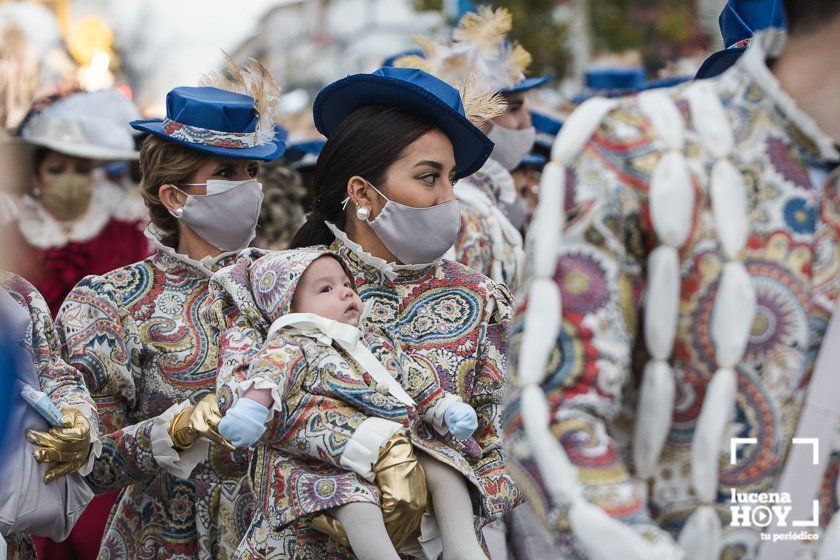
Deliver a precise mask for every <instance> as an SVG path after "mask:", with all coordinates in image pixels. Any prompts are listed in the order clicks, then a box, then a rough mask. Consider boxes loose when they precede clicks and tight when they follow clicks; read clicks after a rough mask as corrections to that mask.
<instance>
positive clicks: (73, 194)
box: [12, 92, 149, 314]
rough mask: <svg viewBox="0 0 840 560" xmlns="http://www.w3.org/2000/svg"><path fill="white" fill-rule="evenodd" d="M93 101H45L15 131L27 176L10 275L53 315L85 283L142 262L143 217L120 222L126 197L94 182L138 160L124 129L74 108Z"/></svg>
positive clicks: (144, 249)
mask: <svg viewBox="0 0 840 560" xmlns="http://www.w3.org/2000/svg"><path fill="white" fill-rule="evenodd" d="M115 93H116V92H115ZM97 95H98V94H90V93H77V94H72V95H70V96H67V97H60V96H55V97H52V98H47V99H44V100H42V101H40V102H38V103H36V104H35V105H34V106H33V107H32V109H31V110H30V112H29V114H28V115H27V116H26V118H25V119H24V120H23V122H22V123H21V126H20V128H19V131H18V138H17V140H18V142H17V147H18V149H19V150H20V158H19V159H18V165H21V166H29V169H30V173H31V175H30V179H29V184H28V185H27V188H26V190H25V192H23V193H22V194H21V196H20V199H19V216H18V221H17V223H18V231H19V236H20V237H21V239H22V244H23V247H24V249H23V251H21V254H19V255H17V259H16V261H15V262H14V263H13V264H12V268H13V270H15V271H17V272H19V273H21V274H22V275H23V276H25V277H26V278H28V279H29V280H30V281H32V283H33V284H34V285H35V286H36V288H38V290H39V292H41V293H42V294H43V296H44V299H46V301H47V304H48V305H49V307H50V310H51V311H52V312H53V314H55V313H57V312H58V309H59V307H60V306H61V303H62V302H63V301H64V297H65V296H66V295H67V293H68V292H69V291H70V290H71V289H72V287H73V286H74V285H75V284H76V283H77V282H78V281H79V280H81V279H82V278H84V277H85V276H87V275H89V274H101V273H104V272H107V271H109V270H113V269H114V268H116V267H119V266H122V265H124V264H127V263H130V262H133V261H135V260H137V259H140V258H143V257H145V256H146V255H148V254H149V243H148V241H147V240H146V238H145V237H144V235H143V231H142V228H143V225H144V220H143V218H142V215H141V214H140V213H139V212H135V213H134V214H133V215H126V210H125V209H126V207H127V204H126V198H127V197H126V196H124V195H123V194H122V193H121V192H120V191H119V188H118V187H115V186H111V185H107V184H105V183H103V182H102V181H99V182H97V181H95V179H94V176H95V170H96V167H97V166H99V165H102V164H104V163H105V162H107V161H126V160H132V159H137V155H138V154H137V151H136V150H135V149H134V141H133V139H132V136H131V135H130V134H129V133H128V131H127V130H126V127H125V126H120V125H117V124H115V123H113V122H112V121H111V120H109V119H107V118H105V117H102V116H98V115H95V114H92V112H90V111H83V110H80V109H79V108H78V105H79V103H78V102H80V101H82V100H80V99H79V98H80V97H82V98H84V97H87V96H97ZM117 95H119V94H117ZM91 101H93V100H91Z"/></svg>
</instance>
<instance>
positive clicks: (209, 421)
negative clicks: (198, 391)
mask: <svg viewBox="0 0 840 560" xmlns="http://www.w3.org/2000/svg"><path fill="white" fill-rule="evenodd" d="M221 419H222V413H221V412H219V401H218V400H217V399H216V394H215V393H210V394H209V395H207V396H205V397H204V398H203V399H201V400H200V401H198V404H196V405H195V406H188V407H187V408H185V409H184V410H182V411H181V412H179V413H178V414H176V415H175V418H173V419H172V422H171V423H170V424H169V437H170V438H172V443H174V444H175V447H177V448H179V449H187V448H189V447H190V446H191V445H192V444H194V443H195V442H196V441H197V440H198V438H201V437H204V438H207V439H209V440H210V441H212V442H215V443H218V444H219V445H223V446H225V447H227V448H229V449H235V448H234V447H233V445H232V444H231V443H230V442H229V441H228V440H226V439H225V438H223V437H222V435H221V434H220V433H219V421H220V420H221Z"/></svg>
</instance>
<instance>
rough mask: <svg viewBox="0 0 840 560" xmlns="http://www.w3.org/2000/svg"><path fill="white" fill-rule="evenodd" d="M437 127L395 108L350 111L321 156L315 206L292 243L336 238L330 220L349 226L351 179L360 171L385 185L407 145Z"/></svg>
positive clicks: (300, 244)
mask: <svg viewBox="0 0 840 560" xmlns="http://www.w3.org/2000/svg"><path fill="white" fill-rule="evenodd" d="M435 128H436V125H435V124H434V123H433V122H431V121H429V120H428V119H425V118H423V117H420V116H418V115H415V114H414V113H411V112H409V111H406V110H404V109H397V108H395V107H383V106H379V105H370V106H367V107H361V108H359V109H356V110H355V111H353V112H352V113H350V115H349V116H348V117H347V118H346V119H344V121H342V123H341V124H340V125H339V126H338V128H336V130H335V132H333V134H332V136H330V139H329V140H328V141H327V143H326V144H325V145H324V149H323V150H322V151H321V155H320V156H318V163H316V164H315V180H314V183H315V198H314V200H313V202H312V209H311V212H310V213H309V214H308V215H307V218H306V223H305V224H303V225H302V226H301V227H300V229H299V230H298V231H297V233H296V234H295V237H294V239H293V240H292V245H291V246H292V248H297V247H311V246H313V245H329V244H330V243H332V241H333V239H334V236H333V234H332V233H331V232H330V230H329V229H328V228H327V226H326V225H325V223H324V222H331V223H333V224H335V225H336V226H338V227H339V228H341V229H343V228H344V210H343V209H342V201H343V200H344V199H345V198H347V183H348V182H350V178H351V177H353V176H355V175H358V176H360V177H364V178H365V179H367V180H368V181H370V182H371V183H373V184H374V185H382V184H383V183H385V182H387V179H388V169H389V168H390V167H391V166H392V165H393V164H394V162H396V161H398V160H399V159H400V158H401V157H402V155H403V153H404V152H405V149H406V148H407V147H408V146H410V145H411V144H413V143H414V142H415V141H416V140H417V139H418V138H420V137H421V136H423V135H424V134H426V133H427V132H430V131H431V130H434V129H435Z"/></svg>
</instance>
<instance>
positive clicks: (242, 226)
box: [173, 179, 263, 251]
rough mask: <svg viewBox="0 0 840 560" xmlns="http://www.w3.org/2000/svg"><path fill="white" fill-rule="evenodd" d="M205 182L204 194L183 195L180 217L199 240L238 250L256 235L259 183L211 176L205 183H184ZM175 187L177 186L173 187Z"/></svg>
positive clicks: (261, 193)
mask: <svg viewBox="0 0 840 560" xmlns="http://www.w3.org/2000/svg"><path fill="white" fill-rule="evenodd" d="M203 185H207V194H204V195H193V194H187V193H185V192H184V191H182V190H181V189H178V191H179V192H182V193H184V194H185V195H187V201H186V203H184V207H183V208H182V212H181V213H180V215H178V214H175V213H173V216H175V217H176V218H178V219H180V220H181V221H182V222H184V223H185V224H186V225H188V226H189V227H190V229H192V230H193V231H194V232H196V233H197V234H198V235H199V236H200V237H201V238H202V239H204V240H205V241H207V242H208V243H210V244H211V245H213V246H214V247H217V248H219V249H220V250H222V251H239V250H240V249H244V248H245V247H247V246H248V244H249V243H250V242H251V240H253V239H254V237H256V233H257V220H258V219H259V217H260V207H261V206H262V201H263V192H262V185H261V184H260V183H259V182H258V181H257V180H256V179H248V180H246V181H223V180H218V179H211V180H209V181H207V182H206V183H186V184H185V185H184V186H203ZM176 188H177V187H176Z"/></svg>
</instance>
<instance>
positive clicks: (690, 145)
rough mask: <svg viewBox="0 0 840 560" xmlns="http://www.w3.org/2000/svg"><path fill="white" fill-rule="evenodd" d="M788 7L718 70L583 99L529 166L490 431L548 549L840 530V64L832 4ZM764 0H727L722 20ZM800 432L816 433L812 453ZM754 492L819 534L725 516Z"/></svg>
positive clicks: (758, 12) (632, 548) (702, 552)
mask: <svg viewBox="0 0 840 560" xmlns="http://www.w3.org/2000/svg"><path fill="white" fill-rule="evenodd" d="M785 7H786V8H787V11H788V16H789V22H790V28H789V29H790V31H789V35H787V36H786V35H785V33H784V32H782V31H779V30H775V29H774V30H768V31H765V32H762V33H760V34H757V35H756V36H755V37H754V38H752V39H751V44H750V45H749V47H748V48H746V50H744V51H743V52H742V53H741V55H740V58H739V59H738V61H737V63H736V64H735V65H734V66H733V67H731V68H730V69H728V70H727V71H725V72H724V73H723V74H721V75H720V76H719V77H717V78H714V79H709V80H698V81H695V82H692V83H690V84H685V85H682V86H679V87H676V88H673V89H664V90H650V91H646V92H643V93H641V94H639V95H636V96H634V97H629V98H622V99H607V98H592V99H590V100H588V101H587V102H585V103H584V104H583V105H582V106H581V107H580V108H579V109H578V110H577V111H576V112H575V113H574V114H573V115H572V116H571V117H570V118H569V119H568V120H567V121H566V122H565V124H564V127H563V130H562V131H561V132H560V134H559V136H558V138H557V140H556V142H555V144H554V147H553V150H552V161H551V162H549V163H548V164H547V165H546V167H545V169H544V171H543V177H542V186H541V197H540V203H539V207H538V210H537V213H536V216H535V218H534V222H533V223H532V226H531V231H530V238H529V240H530V241H532V242H533V244H532V245H531V246H530V247H529V254H528V266H527V269H528V270H529V271H530V273H531V274H530V277H529V278H528V280H527V283H526V286H525V288H526V290H525V294H527V301H526V305H524V306H523V307H522V308H521V309H519V310H518V312H517V319H516V326H515V328H514V335H513V337H512V348H511V354H510V355H511V357H512V360H511V368H510V372H511V375H512V382H513V383H512V385H513V386H512V387H511V389H510V391H509V393H508V408H507V411H508V415H507V416H506V418H505V432H506V448H507V449H508V451H509V458H510V459H511V461H512V463H513V465H514V466H512V469H513V470H514V473H515V475H516V477H517V480H518V481H519V482H520V483H521V484H522V486H523V489H524V493H525V495H526V496H528V497H529V499H530V500H531V503H532V505H533V506H534V508H535V510H536V511H537V512H538V514H539V516H540V517H541V518H542V520H543V522H544V523H545V525H546V526H547V527H548V528H549V530H550V531H551V532H552V533H553V535H554V536H555V537H556V539H557V541H558V542H559V543H560V545H561V546H562V550H563V553H564V557H565V558H575V559H577V558H587V559H592V560H607V559H613V558H634V559H635V558H639V559H642V558H674V559H676V558H688V559H689V560H719V559H729V558H761V559H769V558H773V559H777V558H778V559H785V560H787V559H790V558H809V559H812V558H815V557H817V556H816V554H817V548H819V549H820V550H819V558H820V559H829V558H836V557H837V551H838V550H840V517H839V516H837V515H836V514H835V512H836V511H837V510H838V507H839V506H838V495H837V480H838V472H840V451H838V446H837V444H838V442H840V439H838V436H837V433H838V431H837V428H838V416H840V410H838V407H837V404H838V402H840V401H838V400H837V391H838V386H837V382H836V380H837V376H836V369H835V368H834V364H831V363H830V361H829V363H828V364H823V365H824V366H825V365H828V368H827V369H826V368H825V367H820V363H821V362H822V361H824V357H823V355H826V356H827V355H830V354H825V353H826V352H829V353H830V352H831V351H832V348H833V347H836V345H837V342H836V337H837V336H838V335H840V332H838V330H837V329H836V328H835V327H837V325H836V321H835V319H833V316H834V314H836V313H837V309H838V307H837V302H838V296H839V295H840V252H838V242H839V241H840V218H838V216H840V206H838V205H839V204H840V197H838V187H840V183H838V177H840V175H838V162H840V152H838V147H837V146H838V143H840V120H838V115H840V105H838V98H837V97H836V96H833V97H832V96H826V95H824V93H825V92H824V91H822V90H820V89H819V88H820V87H825V88H829V89H826V90H825V91H836V86H837V77H838V76H840V74H838V73H837V72H836V71H835V72H833V73H832V72H828V71H827V70H828V69H829V68H834V69H836V68H837V58H836V52H837V48H839V47H840V39H838V38H840V5H838V4H837V3H836V2H833V1H832V2H793V1H791V2H786V6H785ZM778 10H781V3H780V2H778V1H777V2H753V1H744V2H740V1H736V0H732V1H730V2H729V3H728V5H727V7H726V9H725V11H724V16H723V17H722V20H721V21H722V23H727V22H730V21H729V18H730V17H735V16H737V17H738V20H739V21H741V22H744V21H752V22H753V23H755V20H756V19H757V20H765V21H766V20H768V19H770V16H772V15H773V14H774V13H778ZM730 23H731V22H730ZM722 27H723V29H724V31H726V30H727V29H731V28H730V27H728V25H722ZM736 27H737V28H738V29H744V27H745V26H743V25H738V26H736ZM746 27H749V28H753V26H752V25H748V26H746ZM725 35H727V37H726V39H727V40H726V41H725V44H727V45H731V44H733V43H735V42H736V41H732V40H730V39H731V38H730V37H729V36H728V34H726V33H725ZM829 75H830V76H831V77H830V78H828V76H829ZM814 84H820V85H819V86H818V87H816V88H815V87H812V86H813V85H814ZM830 88H834V89H830ZM830 323H832V324H833V326H832V327H829V324H830ZM832 329H833V330H832ZM832 333H833V334H832ZM826 340H833V341H834V342H826ZM818 355H820V358H819V360H818V359H817V356H818ZM829 360H830V358H829ZM826 372H828V373H827V374H826ZM832 385H833V388H832ZM826 386H827V387H826ZM815 387H816V388H815ZM806 395H807V396H806ZM803 430H804V431H803ZM802 433H806V434H811V435H816V434H820V437H819V440H820V450H819V457H818V461H817V463H818V465H817V466H816V467H815V468H812V461H813V460H812V457H811V451H812V450H811V447H810V446H807V445H806V446H802V445H792V440H793V438H794V437H798V436H799V434H802ZM803 453H804V456H803ZM794 459H795V460H794ZM803 468H804V474H803ZM770 492H773V493H776V495H777V496H779V495H781V496H784V495H786V496H787V500H788V501H790V500H792V502H791V503H793V504H800V505H804V511H802V510H801V509H797V511H798V513H796V514H795V515H796V517H792V518H791V519H788V520H787V527H788V528H789V527H790V522H791V521H792V520H793V519H796V520H797V521H799V522H802V521H804V520H807V522H808V523H810V522H811V521H814V522H818V524H819V525H820V526H822V527H823V528H824V529H826V526H827V529H826V530H824V531H823V532H822V533H821V534H820V528H819V527H817V526H813V527H809V529H808V532H809V533H813V534H814V536H818V537H819V540H818V541H817V540H816V539H815V538H814V539H812V540H811V541H810V542H809V543H808V545H807V546H806V545H803V544H802V543H800V542H798V541H797V539H796V538H793V539H791V538H788V539H784V538H783V539H782V540H779V541H777V540H776V539H773V540H772V541H771V540H770V539H765V538H763V537H765V536H767V537H774V536H776V535H762V531H763V529H762V527H761V526H758V525H752V524H746V525H745V524H744V523H743V522H741V521H739V520H738V518H737V516H736V514H737V513H738V507H737V506H735V505H734V504H733V503H732V501H733V500H734V498H733V496H734V495H735V494H736V493H737V494H738V495H739V496H741V497H742V498H739V503H742V502H741V499H743V500H747V501H750V500H755V499H762V500H766V499H767V496H766V495H764V493H770ZM783 499H784V498H783ZM814 499H817V500H818V504H817V506H818V508H817V510H818V512H821V514H819V515H818V516H817V517H818V519H814V520H812V515H813V510H812V505H813V500H814ZM803 500H804V503H803ZM792 507H793V506H792ZM795 507H797V508H799V506H798V505H797V506H795ZM832 515H833V517H834V520H833V521H831V520H832ZM829 522H830V525H829ZM785 525H786V524H785V523H782V524H781V525H778V524H776V523H772V524H770V527H768V528H767V529H766V531H768V532H777V531H786V530H787V529H786V527H785ZM794 527H795V524H794ZM783 536H786V535H783ZM800 547H801V549H800Z"/></svg>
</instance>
